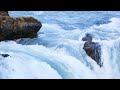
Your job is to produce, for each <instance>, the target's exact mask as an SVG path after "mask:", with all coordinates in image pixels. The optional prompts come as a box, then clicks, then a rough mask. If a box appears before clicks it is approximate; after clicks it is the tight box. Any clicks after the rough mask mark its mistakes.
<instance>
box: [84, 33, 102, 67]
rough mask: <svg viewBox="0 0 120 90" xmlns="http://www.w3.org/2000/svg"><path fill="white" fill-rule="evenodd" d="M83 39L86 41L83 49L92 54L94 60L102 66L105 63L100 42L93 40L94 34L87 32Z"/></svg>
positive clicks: (89, 54)
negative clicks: (102, 59)
mask: <svg viewBox="0 0 120 90" xmlns="http://www.w3.org/2000/svg"><path fill="white" fill-rule="evenodd" d="M82 40H83V41H86V42H85V44H84V47H83V49H84V50H85V52H86V54H87V55H88V56H90V57H91V58H92V59H93V60H95V61H96V62H97V64H98V65H99V66H100V67H101V66H102V65H103V63H102V62H101V46H100V45H99V43H95V42H92V35H90V34H86V36H85V37H83V38H82Z"/></svg>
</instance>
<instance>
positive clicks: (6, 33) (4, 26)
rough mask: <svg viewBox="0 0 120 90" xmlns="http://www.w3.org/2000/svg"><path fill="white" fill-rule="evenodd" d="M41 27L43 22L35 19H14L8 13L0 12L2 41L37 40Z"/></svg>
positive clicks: (0, 35)
mask: <svg viewBox="0 0 120 90" xmlns="http://www.w3.org/2000/svg"><path fill="white" fill-rule="evenodd" d="M41 27H42V24H41V22H40V21H38V20H36V19H35V18H33V17H18V18H13V17H11V16H9V14H8V12H7V11H0V41H3V40H14V39H19V38H35V37H37V32H38V31H39V30H40V28H41Z"/></svg>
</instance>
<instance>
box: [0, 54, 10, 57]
mask: <svg viewBox="0 0 120 90" xmlns="http://www.w3.org/2000/svg"><path fill="white" fill-rule="evenodd" d="M0 55H1V56H2V57H4V58H5V57H8V56H10V55H9V54H0Z"/></svg>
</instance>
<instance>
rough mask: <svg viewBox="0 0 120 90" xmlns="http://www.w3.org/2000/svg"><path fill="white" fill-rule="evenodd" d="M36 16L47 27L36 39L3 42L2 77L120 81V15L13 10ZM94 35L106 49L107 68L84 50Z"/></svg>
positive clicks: (104, 60)
mask: <svg viewBox="0 0 120 90" xmlns="http://www.w3.org/2000/svg"><path fill="white" fill-rule="evenodd" d="M9 13H10V15H11V16H14V17H18V16H32V17H34V18H36V19H38V20H40V21H41V22H42V24H43V26H42V28H41V30H40V31H39V32H38V37H37V38H34V39H19V40H17V41H16V42H15V41H8V42H4V41H3V42H0V52H1V53H8V54H9V55H11V57H7V58H0V78H33V79H38V78H41V79H43V78H55V79H67V78H70V79H73V78H76V79H84V78H87V79H91V78H93V79H96V78H98V79H101V78H113V79H117V78H120V61H119V58H120V38H119V36H120V30H119V29H120V24H119V22H120V12H119V11H117V12H110V11H42V12H41V11H40V12H39V11H10V12H9ZM86 33H91V34H92V35H93V36H94V38H93V41H94V42H98V43H100V44H101V46H102V49H101V51H102V56H101V58H102V61H103V67H101V68H100V67H99V66H98V65H97V63H96V62H95V61H94V60H92V59H91V58H90V57H89V56H88V55H87V54H86V53H85V51H84V50H83V45H84V42H83V41H81V39H82V37H84V36H85V34H86Z"/></svg>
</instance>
